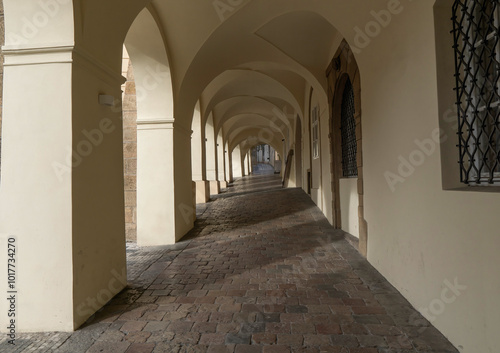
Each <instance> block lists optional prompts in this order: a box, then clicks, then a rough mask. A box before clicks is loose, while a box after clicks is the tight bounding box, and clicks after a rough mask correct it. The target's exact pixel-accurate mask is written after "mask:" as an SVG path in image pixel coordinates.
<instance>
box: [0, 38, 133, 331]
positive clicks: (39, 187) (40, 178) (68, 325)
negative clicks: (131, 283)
mask: <svg viewBox="0 0 500 353" xmlns="http://www.w3.org/2000/svg"><path fill="white" fill-rule="evenodd" d="M4 54H5V75H4V87H5V90H4V116H3V131H2V133H3V139H2V151H1V152H2V178H1V181H0V182H1V185H0V251H1V252H2V253H3V254H7V241H8V239H9V238H15V239H16V246H17V247H16V249H17V251H16V263H15V265H16V273H17V277H16V284H15V291H17V293H16V294H15V295H16V304H17V308H18V310H17V312H16V318H15V320H16V323H17V324H16V329H17V332H18V333H21V332H41V331H73V330H74V329H76V328H78V327H79V326H80V325H81V324H83V323H84V322H85V321H86V320H87V319H88V318H89V317H90V316H92V315H93V314H94V313H95V312H96V311H97V310H99V309H100V308H101V307H102V306H104V305H105V304H106V302H108V301H109V300H110V299H111V298H112V297H113V296H114V295H116V294H117V293H119V292H120V291H121V290H122V289H123V288H124V287H125V286H126V284H127V277H126V274H127V273H126V257H125V236H124V234H125V206H124V196H123V188H124V183H123V136H122V135H123V134H122V121H121V107H120V106H119V104H118V107H109V106H103V105H100V104H99V100H98V96H99V94H102V93H105V94H107V95H111V96H114V97H117V98H119V97H120V96H121V90H120V85H121V83H122V78H121V76H120V75H118V74H116V73H114V72H112V71H105V69H103V68H102V67H100V66H97V65H96V64H95V63H94V62H90V61H88V60H87V59H86V58H85V57H82V56H80V55H79V54H78V53H77V52H75V51H74V50H73V48H72V47H71V46H67V47H56V48H41V49H38V48H31V49H28V50H23V49H17V50H15V51H12V52H11V51H10V50H9V49H6V50H5V51H4ZM2 258H3V259H6V258H5V257H2ZM0 272H1V274H0V281H1V284H0V290H3V293H7V288H5V287H6V285H7V278H6V274H7V261H1V262H0ZM6 305H7V301H6V300H3V301H1V302H0V310H1V311H2V312H5V313H7V308H6ZM8 320H10V318H8V317H7V315H0V331H3V332H5V331H6V329H7V327H8V326H9V325H8V324H7V321H8Z"/></svg>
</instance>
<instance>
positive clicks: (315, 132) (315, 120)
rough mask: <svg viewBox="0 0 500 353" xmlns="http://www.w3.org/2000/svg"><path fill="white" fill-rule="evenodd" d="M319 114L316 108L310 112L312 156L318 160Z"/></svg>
mask: <svg viewBox="0 0 500 353" xmlns="http://www.w3.org/2000/svg"><path fill="white" fill-rule="evenodd" d="M318 115H319V113H318V107H315V108H314V109H313V111H312V122H311V129H312V155H313V158H314V159H316V158H319V116H318Z"/></svg>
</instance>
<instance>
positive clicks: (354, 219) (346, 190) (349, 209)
mask: <svg viewBox="0 0 500 353" xmlns="http://www.w3.org/2000/svg"><path fill="white" fill-rule="evenodd" d="M358 207H359V195H358V179H357V178H349V179H340V210H341V222H342V230H343V231H345V232H347V233H349V234H351V235H354V236H355V237H356V238H359V218H358Z"/></svg>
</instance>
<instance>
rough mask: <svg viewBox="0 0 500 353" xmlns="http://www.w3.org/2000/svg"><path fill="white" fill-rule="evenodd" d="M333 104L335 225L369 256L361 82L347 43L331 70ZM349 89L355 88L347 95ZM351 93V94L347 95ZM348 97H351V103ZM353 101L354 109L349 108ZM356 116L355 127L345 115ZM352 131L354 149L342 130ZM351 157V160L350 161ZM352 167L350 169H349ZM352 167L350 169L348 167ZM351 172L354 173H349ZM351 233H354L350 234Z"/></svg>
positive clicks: (332, 165)
mask: <svg viewBox="0 0 500 353" xmlns="http://www.w3.org/2000/svg"><path fill="white" fill-rule="evenodd" d="M327 77H328V84H329V89H328V95H329V101H330V102H331V103H330V155H331V164H330V165H331V174H332V192H333V200H332V209H333V225H334V226H335V227H336V228H337V229H342V230H344V231H346V232H347V234H351V233H354V234H351V236H349V235H348V236H347V239H348V240H350V241H351V243H352V244H353V245H354V246H355V247H356V248H358V250H359V251H360V253H361V254H362V255H363V256H366V254H367V241H368V239H367V238H368V231H367V223H366V220H365V219H364V207H363V205H364V190H363V156H362V152H363V149H362V137H361V80H360V74H359V68H358V65H357V63H356V59H355V57H354V54H353V52H352V50H351V48H350V47H349V44H348V43H347V42H346V41H345V40H344V41H343V42H342V44H341V45H340V47H339V49H338V51H337V53H336V54H335V56H334V58H333V60H332V62H331V64H330V65H329V67H328V69H327ZM346 89H347V90H349V89H352V91H350V92H346ZM347 93H349V94H347ZM351 94H352V96H351ZM348 98H350V99H349V100H348ZM349 102H350V104H351V105H352V107H349V106H348V105H349ZM346 112H351V113H352V114H353V119H352V121H351V123H352V124H351V126H346V119H344V121H342V116H343V115H342V113H344V116H345V114H346ZM348 128H349V129H350V135H351V136H352V138H353V139H354V141H351V142H352V143H351V148H350V149H349V148H348V142H347V141H346V138H345V135H344V138H343V136H342V131H344V132H345V131H346V130H348ZM349 158H350V160H348V159H349ZM349 166H350V167H349ZM348 167H349V168H348ZM348 169H350V171H349V170H348ZM349 232H350V233H349Z"/></svg>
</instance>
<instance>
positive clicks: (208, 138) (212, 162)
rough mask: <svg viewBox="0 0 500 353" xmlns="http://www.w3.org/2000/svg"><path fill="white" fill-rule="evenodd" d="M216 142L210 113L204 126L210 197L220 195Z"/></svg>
mask: <svg viewBox="0 0 500 353" xmlns="http://www.w3.org/2000/svg"><path fill="white" fill-rule="evenodd" d="M216 144H217V141H216V139H215V130H214V119H213V115H212V113H210V116H209V117H208V119H207V122H206V125H205V146H206V157H207V161H206V164H207V180H208V182H209V184H210V195H217V194H219V193H220V184H219V181H218V171H217V168H218V166H217V146H216Z"/></svg>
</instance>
